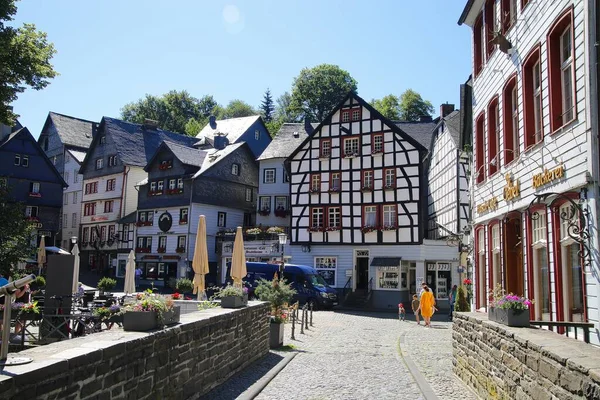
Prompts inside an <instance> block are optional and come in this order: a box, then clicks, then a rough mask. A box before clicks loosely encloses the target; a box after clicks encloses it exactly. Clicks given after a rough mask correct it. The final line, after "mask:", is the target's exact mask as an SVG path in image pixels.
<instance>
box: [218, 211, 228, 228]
mask: <svg viewBox="0 0 600 400" xmlns="http://www.w3.org/2000/svg"><path fill="white" fill-rule="evenodd" d="M226 225H227V213H224V212H220V211H219V213H218V214H217V226H218V227H220V228H224V227H225V226H226Z"/></svg>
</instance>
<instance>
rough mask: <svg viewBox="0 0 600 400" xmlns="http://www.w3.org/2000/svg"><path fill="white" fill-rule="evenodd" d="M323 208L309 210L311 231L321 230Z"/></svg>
mask: <svg viewBox="0 0 600 400" xmlns="http://www.w3.org/2000/svg"><path fill="white" fill-rule="evenodd" d="M323 224H324V221H323V207H313V208H311V210H310V227H311V229H313V230H322V229H323V227H324V225H323Z"/></svg>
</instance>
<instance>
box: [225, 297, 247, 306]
mask: <svg viewBox="0 0 600 400" xmlns="http://www.w3.org/2000/svg"><path fill="white" fill-rule="evenodd" d="M247 305H248V294H245V295H243V296H227V297H222V298H221V308H240V307H245V306H247Z"/></svg>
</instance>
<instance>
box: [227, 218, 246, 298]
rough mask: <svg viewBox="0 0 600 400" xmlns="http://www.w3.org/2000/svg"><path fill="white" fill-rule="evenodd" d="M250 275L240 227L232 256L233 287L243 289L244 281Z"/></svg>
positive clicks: (236, 233) (239, 227)
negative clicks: (247, 269)
mask: <svg viewBox="0 0 600 400" xmlns="http://www.w3.org/2000/svg"><path fill="white" fill-rule="evenodd" d="M247 274H248V272H247V271H246V252H245V251H244V237H243V235H242V227H241V226H238V227H237V231H236V232H235V241H234V242H233V254H232V255H231V279H233V285H234V286H237V287H240V288H241V287H242V279H243V278H244V277H245V276H246V275H247Z"/></svg>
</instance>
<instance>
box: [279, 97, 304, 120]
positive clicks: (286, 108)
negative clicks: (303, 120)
mask: <svg viewBox="0 0 600 400" xmlns="http://www.w3.org/2000/svg"><path fill="white" fill-rule="evenodd" d="M275 102H276V105H275V114H274V118H275V120H279V121H281V123H284V122H298V121H300V113H299V112H298V110H294V109H292V106H291V104H292V95H290V93H289V92H285V93H283V94H282V95H281V96H279V97H278V98H277V100H276V101H275Z"/></svg>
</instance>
